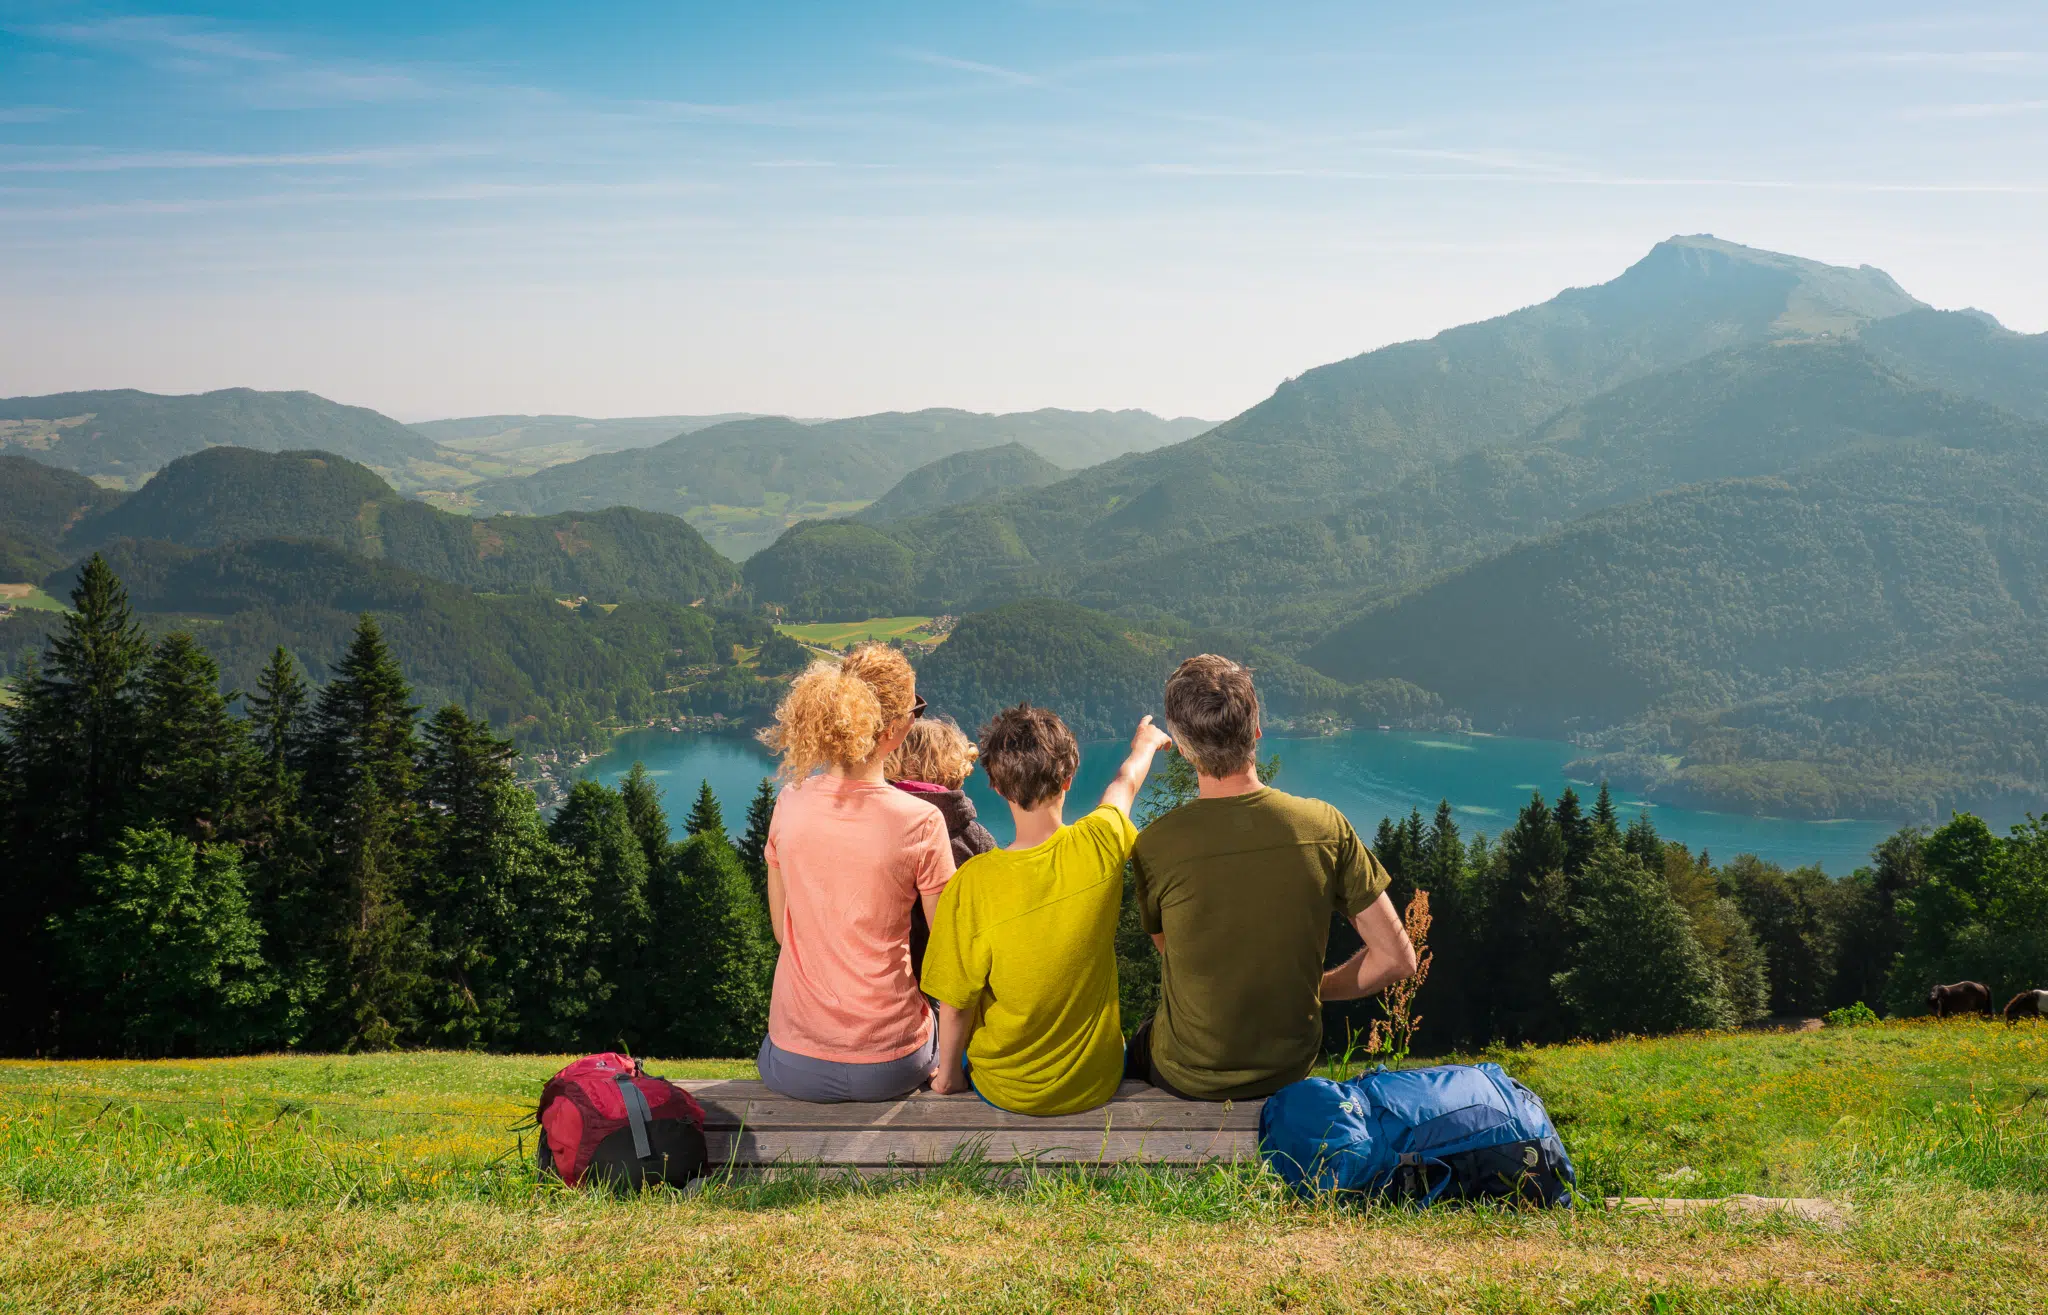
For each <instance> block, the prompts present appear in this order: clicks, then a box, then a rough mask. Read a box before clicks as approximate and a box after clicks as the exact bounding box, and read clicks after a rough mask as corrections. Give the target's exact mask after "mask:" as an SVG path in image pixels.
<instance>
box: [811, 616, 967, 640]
mask: <svg viewBox="0 0 2048 1315" xmlns="http://www.w3.org/2000/svg"><path fill="white" fill-rule="evenodd" d="M930 622H931V618H930V617H928V616H878V617H871V618H870V619H868V620H866V621H820V622H817V623H815V624H811V625H800V626H777V627H775V628H776V629H777V630H780V631H781V632H782V633H783V634H785V635H788V636H789V637H790V638H791V639H794V640H797V641H799V642H801V643H805V644H811V645H813V646H815V647H818V648H847V647H850V646H851V645H854V644H864V643H867V642H869V641H871V640H872V641H878V642H881V643H887V642H888V641H889V640H892V639H911V640H915V641H917V642H918V643H921V644H929V643H931V642H933V641H934V640H935V639H937V638H938V636H935V635H930V634H927V633H925V629H924V628H925V626H926V625H928V624H929V623H930Z"/></svg>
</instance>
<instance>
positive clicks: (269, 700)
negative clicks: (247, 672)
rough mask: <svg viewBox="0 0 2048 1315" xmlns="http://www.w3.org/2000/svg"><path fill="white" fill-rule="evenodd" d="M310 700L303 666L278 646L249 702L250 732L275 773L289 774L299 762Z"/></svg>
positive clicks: (258, 679) (282, 646)
mask: <svg viewBox="0 0 2048 1315" xmlns="http://www.w3.org/2000/svg"><path fill="white" fill-rule="evenodd" d="M307 699H308V695H307V692H306V678H305V676H304V675H302V674H300V672H299V664H298V663H297V662H295V661H293V660H292V655H291V654H290V653H289V652H288V651H286V649H285V647H284V645H282V644H280V645H278V646H277V648H276V650H275V651H273V652H272V653H271V655H270V662H269V663H268V664H267V665H266V666H265V667H264V668H263V674H261V675H260V676H258V677H257V678H256V692H255V693H254V694H251V695H250V696H249V697H248V700H247V702H248V708H249V729H250V732H251V734H252V736H253V737H254V739H255V742H256V748H257V751H258V752H259V753H261V754H262V755H263V760H264V762H265V763H267V764H269V766H270V769H271V771H272V772H274V773H278V772H283V771H285V770H286V769H287V768H289V767H291V766H292V765H294V764H295V763H296V762H297V761H298V759H299V756H300V736H301V735H302V733H303V732H304V730H305V720H306V704H307Z"/></svg>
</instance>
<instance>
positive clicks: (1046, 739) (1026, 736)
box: [981, 703, 1081, 808]
mask: <svg viewBox="0 0 2048 1315" xmlns="http://www.w3.org/2000/svg"><path fill="white" fill-rule="evenodd" d="M1080 766H1081V746H1080V745H1078V744H1076V743H1074V733H1073V732H1072V731H1070V730H1068V729H1067V724H1066V723H1065V722H1063V721H1061V720H1060V719H1059V714H1058V713H1055V712H1052V711H1049V710H1048V709H1045V708H1034V707H1032V706H1031V705H1030V704H1028V703H1020V704H1018V705H1017V706H1016V707H1014V708H1005V709H1004V710H1003V711H1001V712H999V713H997V714H996V715H995V716H993V717H991V718H989V723H988V725H986V726H984V727H982V728H981V769H982V770H983V771H985V772H987V773H988V783H989V784H990V785H992V786H994V787H995V790H996V793H997V794H999V795H1001V796H1002V797H1003V798H1005V799H1007V800H1009V801H1010V802H1011V803H1013V804H1015V805H1017V807H1019V808H1036V807H1038V806H1039V805H1040V804H1042V803H1044V802H1045V801H1046V800H1048V799H1050V798H1052V797H1053V796H1054V795H1056V794H1058V793H1059V792H1060V791H1062V790H1064V789H1066V788H1067V786H1069V785H1070V784H1072V783H1073V780H1074V772H1075V771H1076V769H1078V768H1079V767H1080Z"/></svg>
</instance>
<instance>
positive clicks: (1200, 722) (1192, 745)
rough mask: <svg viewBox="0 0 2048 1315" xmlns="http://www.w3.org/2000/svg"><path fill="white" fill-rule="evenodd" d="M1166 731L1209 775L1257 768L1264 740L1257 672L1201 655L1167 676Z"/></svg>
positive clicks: (1196, 764)
mask: <svg viewBox="0 0 2048 1315" xmlns="http://www.w3.org/2000/svg"><path fill="white" fill-rule="evenodd" d="M1166 729H1167V733H1168V734H1170V735H1172V736H1173V739H1174V743H1175V745H1176V746H1177V747H1178V748H1179V749H1180V751H1181V752H1182V753H1183V754H1185V755H1186V756H1187V758H1188V759H1189V761H1191V762H1193V763H1194V765H1195V770H1196V771H1198V772H1200V773H1201V774H1202V775H1203V776H1229V775H1230V774H1231V773H1233V772H1239V771H1243V770H1244V769H1245V768H1246V767H1248V766H1250V765H1251V762H1252V758H1253V755H1254V754H1255V753H1256V752H1257V749H1258V741H1259V693H1258V691H1257V690H1255V689H1253V688H1252V673H1251V668H1249V667H1246V666H1241V665H1239V664H1238V663H1236V662H1232V661H1231V660H1230V659H1229V658H1227V657H1219V656H1217V655H1216V654H1214V653H1198V654H1196V655H1195V656H1194V657H1191V658H1189V659H1188V660H1187V661H1185V662H1183V663H1181V664H1180V666H1179V667H1178V668H1177V669H1176V670H1175V671H1174V673H1173V674H1172V675H1171V676H1168V677H1167V678H1166Z"/></svg>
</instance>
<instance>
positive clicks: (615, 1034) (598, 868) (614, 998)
mask: <svg viewBox="0 0 2048 1315" xmlns="http://www.w3.org/2000/svg"><path fill="white" fill-rule="evenodd" d="M548 835H549V837H550V838H551V839H552V840H553V841H554V842H555V843H556V844H558V845H560V846H562V847H563V848H565V849H567V850H569V851H570V852H571V853H573V854H574V855H575V856H576V857H577V858H578V859H579V860H580V861H581V862H582V864H583V867H584V870H585V871H586V872H588V873H589V880H590V895H589V901H588V909H589V937H588V941H587V944H588V954H589V959H588V962H589V964H590V968H591V971H592V974H593V976H592V992H591V1008H590V1012H589V1028H590V1030H589V1031H588V1032H587V1033H586V1044H587V1045H589V1046H591V1047H593V1048H602V1047H617V1046H619V1045H626V1046H628V1047H634V1048H637V1047H639V1046H640V1045H641V1044H642V1038H644V1037H645V1036H646V1035H647V1033H648V1031H649V1029H650V1028H652V1027H654V1026H657V1025H658V1023H659V1020H656V1019H652V1018H650V1017H649V1015H648V1011H647V1009H646V1001H645V994H646V991H645V988H646V981H645V973H646V970H647V967H648V941H649V938H650V937H651V936H652V934H653V919H652V914H651V911H650V908H649V905H648V890H647V856H646V854H645V853H644V852H643V851H642V849H641V846H640V837H639V836H637V835H635V834H634V832H633V825H632V821H631V819H630V818H629V817H627V815H626V803H625V800H623V799H622V798H620V797H619V793H618V791H616V790H611V789H607V788H606V787H605V786H604V785H602V784H600V783H599V782H597V781H589V780H584V781H578V782H577V783H576V784H575V785H574V786H572V787H571V788H570V790H569V796H568V798H567V799H565V800H563V801H562V806H561V807H560V808H558V809H556V810H555V818H554V821H553V822H551V823H549V825H548Z"/></svg>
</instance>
